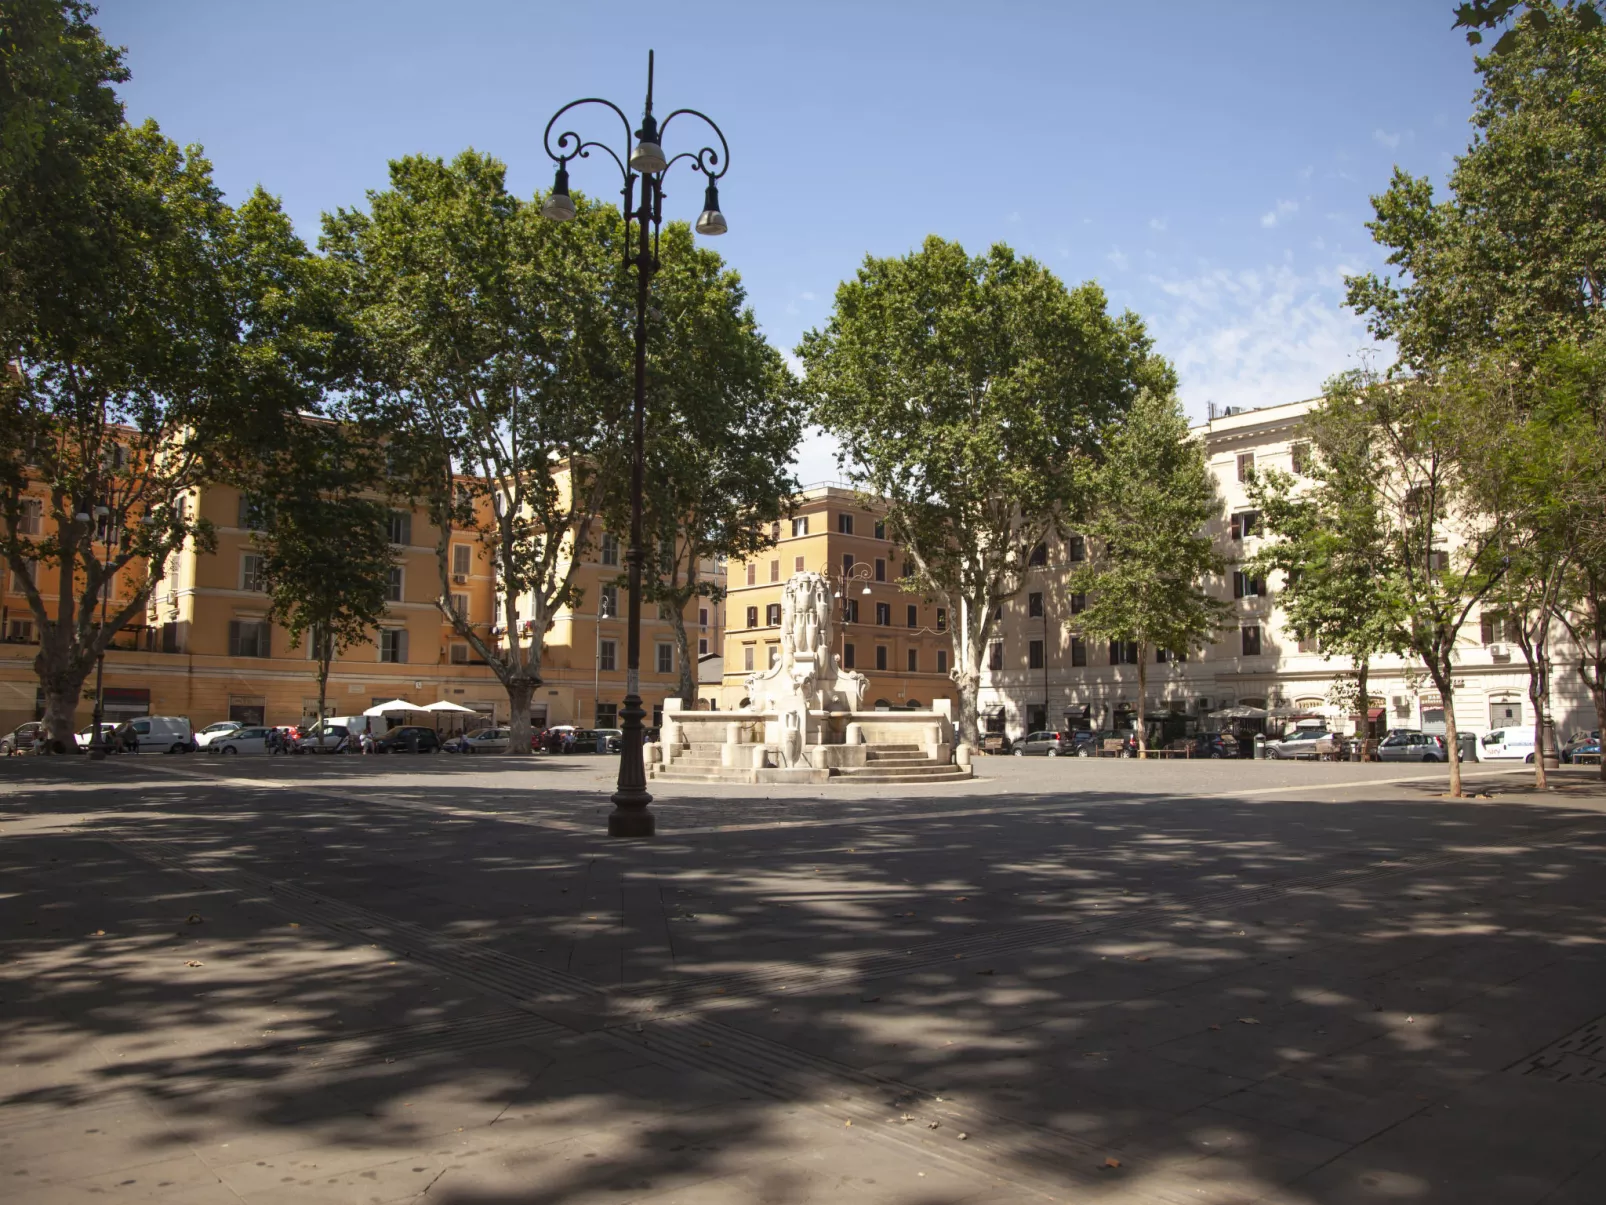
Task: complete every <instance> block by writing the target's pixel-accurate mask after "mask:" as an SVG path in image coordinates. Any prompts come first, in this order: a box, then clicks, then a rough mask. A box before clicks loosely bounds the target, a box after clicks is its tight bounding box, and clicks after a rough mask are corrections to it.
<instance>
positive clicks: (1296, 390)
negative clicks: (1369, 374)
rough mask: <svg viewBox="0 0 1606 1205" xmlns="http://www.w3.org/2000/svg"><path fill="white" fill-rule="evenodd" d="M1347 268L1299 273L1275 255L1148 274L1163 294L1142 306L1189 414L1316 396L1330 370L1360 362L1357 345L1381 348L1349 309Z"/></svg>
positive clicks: (1329, 267)
mask: <svg viewBox="0 0 1606 1205" xmlns="http://www.w3.org/2000/svg"><path fill="white" fill-rule="evenodd" d="M1344 271H1353V269H1351V268H1350V267H1349V265H1346V264H1326V265H1322V266H1321V267H1320V268H1319V269H1316V270H1314V271H1308V272H1301V271H1299V270H1298V269H1297V268H1295V267H1294V266H1292V265H1290V264H1286V263H1277V264H1272V265H1268V266H1267V267H1265V268H1261V269H1258V270H1247V271H1229V270H1227V269H1224V268H1206V269H1204V270H1203V271H1201V272H1200V273H1199V274H1197V275H1194V276H1191V277H1183V278H1173V279H1167V278H1163V277H1158V276H1155V277H1150V278H1149V281H1148V283H1149V285H1150V286H1151V287H1152V288H1153V289H1154V290H1155V295H1154V298H1153V300H1150V301H1148V302H1146V304H1144V305H1143V306H1142V308H1143V309H1144V311H1145V313H1146V314H1147V316H1148V319H1149V329H1150V331H1151V333H1152V334H1153V335H1154V337H1155V347H1156V350H1158V351H1159V352H1160V354H1162V355H1164V356H1167V357H1169V358H1170V359H1171V361H1172V363H1174V364H1175V365H1176V368H1177V374H1178V376H1179V378H1180V381H1181V394H1182V400H1183V402H1184V404H1185V406H1186V407H1187V410H1188V412H1189V414H1190V415H1191V416H1193V417H1194V418H1196V419H1202V418H1203V417H1204V415H1205V403H1206V402H1215V403H1216V404H1217V405H1223V406H1249V407H1255V406H1270V405H1276V404H1279V403H1282V402H1292V401H1297V400H1299V399H1301V398H1308V397H1313V396H1315V395H1316V394H1317V393H1318V392H1319V391H1320V389H1321V386H1322V382H1323V381H1325V380H1326V379H1327V378H1328V377H1330V376H1332V375H1333V374H1334V373H1335V372H1341V371H1343V370H1345V369H1347V368H1352V367H1354V366H1355V364H1356V353H1357V352H1359V351H1360V350H1361V349H1363V348H1376V346H1377V345H1376V344H1375V343H1373V341H1372V338H1371V336H1370V335H1369V334H1368V333H1367V331H1366V328H1365V325H1364V324H1363V323H1362V322H1361V320H1360V319H1359V318H1357V317H1356V316H1355V315H1354V314H1352V313H1350V312H1349V311H1348V310H1345V309H1343V308H1342V302H1343V281H1342V279H1341V276H1340V273H1341V272H1344ZM1385 358H1386V353H1385Z"/></svg>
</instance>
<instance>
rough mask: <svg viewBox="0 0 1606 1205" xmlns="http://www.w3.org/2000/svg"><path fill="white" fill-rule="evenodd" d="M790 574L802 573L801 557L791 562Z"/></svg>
mask: <svg viewBox="0 0 1606 1205" xmlns="http://www.w3.org/2000/svg"><path fill="white" fill-rule="evenodd" d="M792 572H793V573H802V572H803V558H802V557H797V558H796V559H794V560H793V561H792Z"/></svg>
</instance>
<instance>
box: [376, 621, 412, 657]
mask: <svg viewBox="0 0 1606 1205" xmlns="http://www.w3.org/2000/svg"><path fill="white" fill-rule="evenodd" d="M379 659H380V660H381V661H390V662H394V663H396V664H404V663H405V662H406V660H407V629H406V628H382V629H380V632H379Z"/></svg>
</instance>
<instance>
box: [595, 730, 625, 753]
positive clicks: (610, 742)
mask: <svg viewBox="0 0 1606 1205" xmlns="http://www.w3.org/2000/svg"><path fill="white" fill-rule="evenodd" d="M624 736H625V733H624V729H623V728H593V729H591V739H592V749H594V750H595V751H596V752H598V753H617V752H619V749H620V744H621V742H622V741H623V740H624ZM586 752H588V753H589V752H591V749H588V750H586Z"/></svg>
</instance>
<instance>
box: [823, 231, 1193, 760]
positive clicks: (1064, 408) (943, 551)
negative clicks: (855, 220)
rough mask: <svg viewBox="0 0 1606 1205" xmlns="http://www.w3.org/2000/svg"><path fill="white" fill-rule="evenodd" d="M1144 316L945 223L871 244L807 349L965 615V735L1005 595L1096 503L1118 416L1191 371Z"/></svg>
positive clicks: (901, 522)
mask: <svg viewBox="0 0 1606 1205" xmlns="http://www.w3.org/2000/svg"><path fill="white" fill-rule="evenodd" d="M1150 347H1151V345H1150V340H1149V337H1148V334H1147V333H1146V331H1145V330H1144V327H1143V323H1142V321H1141V320H1140V319H1139V318H1138V317H1137V316H1136V315H1134V314H1131V313H1126V314H1122V315H1120V316H1119V317H1112V316H1111V315H1110V314H1109V313H1108V312H1107V310H1106V305H1105V297H1104V293H1103V291H1102V290H1101V289H1100V288H1099V287H1098V286H1097V285H1096V284H1092V283H1088V284H1083V285H1080V286H1078V287H1077V288H1075V289H1067V288H1066V287H1065V285H1064V284H1063V283H1062V282H1061V281H1060V280H1059V279H1058V278H1057V277H1055V276H1054V275H1053V273H1051V272H1049V271H1048V270H1047V269H1046V268H1044V267H1043V266H1042V265H1041V264H1039V263H1037V262H1036V261H1035V260H1032V259H1029V258H1022V257H1019V256H1017V255H1016V254H1015V253H1014V252H1013V251H1012V250H1010V249H1009V248H1008V247H1006V246H1004V245H1002V244H998V245H995V246H993V247H992V248H990V249H989V250H988V252H987V253H986V254H985V255H981V256H975V257H972V256H968V255H966V254H965V251H964V249H963V248H962V247H960V246H959V245H958V244H957V243H950V242H946V241H944V240H943V239H940V238H937V237H936V236H931V237H928V238H927V239H926V241H925V244H924V245H923V246H922V247H921V248H920V250H918V251H915V252H913V253H911V254H909V255H906V256H903V257H900V258H892V259H876V258H867V259H866V260H865V262H864V265H863V266H862V267H861V268H860V269H859V271H858V274H857V275H856V276H855V277H854V279H852V280H848V281H844V282H843V283H842V284H841V286H839V287H838V289H837V294H836V306H835V310H834V312H833V314H832V317H831V321H830V323H829V325H827V327H826V328H825V329H824V330H823V331H822V330H814V331H810V332H808V333H807V334H806V335H805V336H804V337H803V342H802V344H801V345H800V347H799V348H798V355H799V357H800V358H801V359H802V361H803V364H804V367H805V369H806V372H807V379H806V382H805V385H806V389H807V393H808V395H809V397H810V399H811V402H812V404H813V407H814V416H815V418H816V420H817V421H818V422H819V423H820V424H821V425H822V426H823V427H825V428H826V429H827V430H830V431H832V432H834V433H835V434H836V435H837V436H838V438H839V439H840V440H841V441H842V444H843V446H844V448H845V449H846V453H845V455H846V457H847V460H848V464H847V468H848V471H849V472H850V474H851V476H852V477H853V479H854V480H855V481H856V482H857V483H859V484H860V485H862V486H863V487H865V488H866V489H867V490H868V491H871V492H873V493H875V494H878V495H880V496H882V497H884V498H886V499H887V501H888V506H889V509H888V523H889V527H890V528H891V529H892V530H893V531H894V532H895V533H896V536H897V538H898V539H899V541H900V542H901V543H902V544H903V545H904V547H905V548H906V550H907V552H908V557H909V563H910V564H911V565H912V566H913V568H914V573H913V574H912V575H911V576H912V577H913V579H914V581H915V583H916V584H918V585H919V586H920V587H921V588H923V589H925V590H928V591H929V592H931V593H932V594H933V595H934V596H935V597H936V598H937V599H938V600H939V601H941V602H943V603H945V604H946V605H947V606H948V607H949V609H950V614H951V615H953V616H954V617H955V619H956V622H955V624H954V627H953V637H954V643H955V657H954V671H953V675H954V679H955V682H956V683H957V684H958V687H959V694H960V702H961V709H962V721H961V722H962V731H963V734H964V739H966V740H968V741H970V742H971V743H972V744H974V743H975V741H976V737H977V732H976V712H975V699H976V690H977V688H978V686H979V683H980V674H981V655H982V650H983V648H984V647H985V638H986V633H987V629H988V626H989V625H990V623H991V616H992V614H993V610H994V607H995V606H996V605H997V604H998V603H999V602H1001V601H1002V600H1003V599H1006V598H1008V597H1010V596H1012V595H1013V594H1015V593H1016V592H1018V591H1019V589H1020V588H1021V582H1022V572H1023V571H1024V569H1025V567H1026V561H1027V558H1028V556H1029V555H1030V552H1031V550H1032V548H1033V547H1034V546H1035V545H1036V544H1037V543H1038V542H1039V541H1041V540H1042V538H1043V537H1044V535H1045V534H1046V532H1047V531H1048V530H1049V529H1050V528H1051V527H1052V526H1054V525H1055V524H1056V523H1057V522H1061V521H1064V520H1067V519H1070V518H1073V517H1074V516H1075V515H1076V514H1078V513H1079V512H1080V510H1081V509H1082V507H1083V506H1084V504H1085V501H1086V498H1087V494H1088V488H1089V484H1090V481H1091V471H1092V468H1093V467H1094V465H1095V464H1096V463H1097V461H1098V459H1099V458H1100V456H1101V455H1102V451H1103V444H1104V439H1105V436H1106V433H1107V432H1108V430H1109V428H1110V425H1111V424H1112V423H1113V422H1114V421H1115V420H1117V419H1118V418H1119V417H1120V416H1121V415H1123V414H1124V413H1125V412H1126V410H1127V408H1128V406H1129V405H1130V404H1131V402H1132V399H1133V398H1134V397H1135V396H1136V395H1137V393H1138V390H1139V389H1140V388H1142V387H1144V386H1147V387H1149V388H1151V389H1153V390H1155V391H1156V392H1158V393H1161V394H1166V395H1169V393H1170V392H1171V390H1172V388H1173V385H1174V379H1173V374H1172V371H1171V369H1170V367H1169V365H1167V364H1166V363H1165V362H1164V361H1162V360H1161V359H1159V358H1158V357H1157V356H1155V355H1153V353H1152V352H1151V350H1150Z"/></svg>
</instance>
